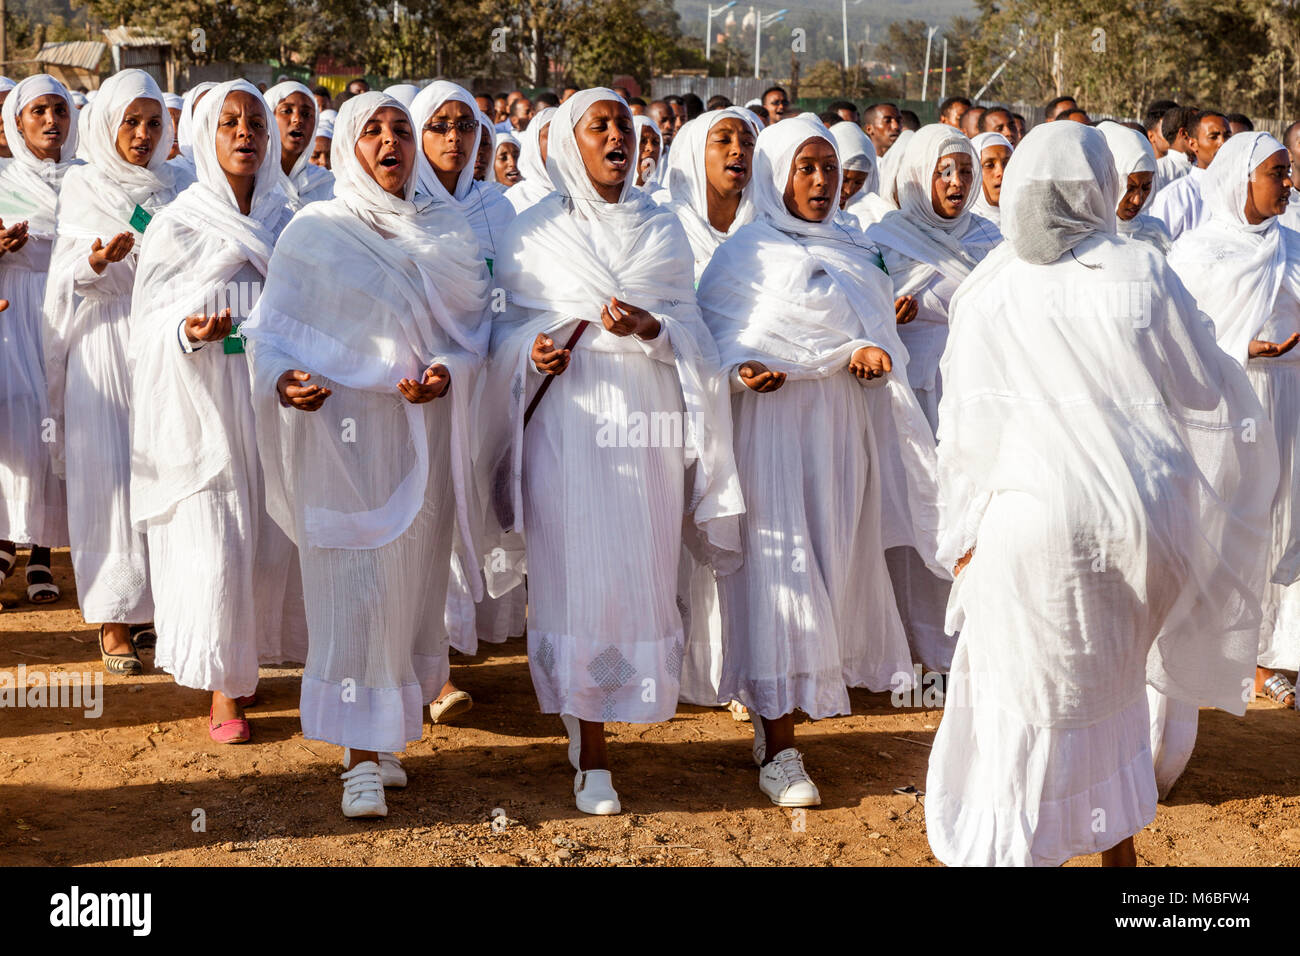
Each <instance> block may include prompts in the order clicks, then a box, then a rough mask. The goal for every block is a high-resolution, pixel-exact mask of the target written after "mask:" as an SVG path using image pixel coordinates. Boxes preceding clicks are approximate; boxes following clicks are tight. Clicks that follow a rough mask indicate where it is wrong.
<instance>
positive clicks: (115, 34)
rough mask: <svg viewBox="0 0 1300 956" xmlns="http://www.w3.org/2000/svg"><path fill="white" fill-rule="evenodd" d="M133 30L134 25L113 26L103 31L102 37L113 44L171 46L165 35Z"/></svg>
mask: <svg viewBox="0 0 1300 956" xmlns="http://www.w3.org/2000/svg"><path fill="white" fill-rule="evenodd" d="M134 30H135V28H134V27H126V26H119V27H113V28H112V29H109V30H105V31H104V37H105V39H107V40H108V42H109V43H111V44H113V46H171V41H170V40H168V39H167V38H166V37H151V36H143V35H141V34H138V33H135V32H134Z"/></svg>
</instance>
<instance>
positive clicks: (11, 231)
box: [0, 222, 27, 252]
mask: <svg viewBox="0 0 1300 956" xmlns="http://www.w3.org/2000/svg"><path fill="white" fill-rule="evenodd" d="M0 228H4V223H3V222H0ZM26 244H27V223H26V222H20V223H18V224H16V225H13V226H9V227H8V228H4V232H3V233H0V249H3V250H4V251H5V252H17V251H18V250H19V249H21V248H22V247H23V246H25V245H26Z"/></svg>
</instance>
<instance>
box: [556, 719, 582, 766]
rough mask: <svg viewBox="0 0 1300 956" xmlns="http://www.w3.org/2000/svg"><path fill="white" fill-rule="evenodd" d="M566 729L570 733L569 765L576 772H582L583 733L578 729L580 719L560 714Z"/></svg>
mask: <svg viewBox="0 0 1300 956" xmlns="http://www.w3.org/2000/svg"><path fill="white" fill-rule="evenodd" d="M560 720H562V721H564V729H565V730H567V731H568V732H569V763H571V764H573V769H574V770H581V769H582V768H581V767H579V766H578V760H579V759H580V758H581V757H582V731H581V730H580V729H579V727H578V718H577V717H574V716H573V715H572V714H560Z"/></svg>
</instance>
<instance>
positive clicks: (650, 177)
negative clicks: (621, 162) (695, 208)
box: [632, 115, 671, 203]
mask: <svg viewBox="0 0 1300 956" xmlns="http://www.w3.org/2000/svg"><path fill="white" fill-rule="evenodd" d="M632 120H633V122H635V123H636V147H635V149H634V150H633V153H634V155H635V156H636V157H637V160H636V187H637V189H640V190H641V191H642V192H644V193H646V194H647V195H649V196H650V198H651V199H653V200H654V201H655V202H657V203H666V202H669V201H670V199H671V197H670V196H669V193H668V189H667V187H665V186H664V184H663V175H662V170H663V159H664V158H665V157H664V155H663V146H664V137H663V133H661V132H659V124H658V123H656V122H655V121H654V119H653V118H652V117H649V116H644V115H643V116H634V117H632Z"/></svg>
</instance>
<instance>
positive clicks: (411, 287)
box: [241, 92, 489, 596]
mask: <svg viewBox="0 0 1300 956" xmlns="http://www.w3.org/2000/svg"><path fill="white" fill-rule="evenodd" d="M386 106H387V107H396V108H398V109H402V110H403V112H405V111H406V109H405V107H404V106H402V105H401V103H400V101H398V100H397V99H395V98H394V97H391V96H388V95H387V94H385V93H378V92H370V93H364V94H362V95H361V96H356V97H353V98H352V99H350V100H348V101H347V102H346V103H345V104H344V105H343V108H342V109H341V110H340V111H339V117H338V126H337V135H336V136H335V137H334V143H333V146H332V149H331V161H332V163H333V165H334V170H335V172H336V179H335V198H334V199H333V200H332V201H327V202H321V203H312V204H311V205H309V206H308V207H307V208H306V209H304V210H302V211H301V212H300V213H299V214H298V215H296V216H295V217H294V219H293V221H292V222H291V223H290V224H289V225H288V227H287V228H286V229H285V230H284V233H283V234H282V235H281V237H280V240H279V242H277V243H276V247H275V253H274V255H273V256H272V257H271V263H270V269H269V271H268V272H267V283H266V288H265V290H264V291H263V293H262V296H261V298H260V299H259V300H258V302H257V305H256V306H255V308H254V310H253V315H252V316H251V317H250V318H249V320H248V321H247V322H245V323H244V324H243V326H241V330H242V331H243V332H244V334H245V336H246V337H247V338H248V340H249V342H250V343H251V354H252V359H253V369H254V391H253V401H254V409H255V411H256V414H257V434H258V445H259V448H260V450H261V455H262V465H263V470H264V473H265V476H266V490H267V509H268V511H269V513H270V514H271V516H272V517H273V518H275V520H276V522H277V523H278V524H279V525H280V526H281V527H282V528H283V529H284V530H285V532H286V533H287V534H289V535H290V537H294V538H296V537H297V530H296V528H295V522H294V518H293V515H294V509H293V504H292V502H293V499H294V498H295V497H298V498H304V497H305V498H306V504H305V512H306V520H305V528H304V532H305V534H306V540H305V541H298V542H297V543H298V544H299V545H300V546H302V545H311V546H314V547H320V548H347V549H368V548H377V547H381V546H383V545H385V544H388V543H389V542H391V541H393V540H394V539H395V538H397V537H398V536H399V535H401V534H402V533H403V532H404V531H405V530H406V529H407V528H409V527H410V525H411V522H412V521H414V520H415V517H416V515H417V514H419V512H420V509H421V508H422V507H423V506H424V501H425V493H426V488H427V485H428V478H429V447H428V429H427V424H426V411H427V409H426V407H425V406H423V405H413V404H411V403H410V402H407V401H406V400H405V399H404V398H403V397H402V396H401V394H400V393H399V392H398V391H397V383H398V381H399V380H401V379H403V378H412V379H415V380H416V381H419V380H420V379H421V378H422V377H423V375H424V372H425V370H426V369H427V368H428V367H429V366H430V365H433V364H436V363H439V362H441V363H443V364H445V365H446V366H447V367H448V369H449V371H450V372H451V379H452V387H451V391H450V392H449V393H448V394H447V395H446V396H444V397H442V398H439V399H436V400H435V401H440V402H451V403H452V426H451V435H450V441H451V449H452V453H451V463H452V484H453V488H454V490H455V495H456V506H457V507H456V518H457V529H458V531H459V532H460V537H461V541H462V544H463V545H464V548H465V551H464V552H463V553H464V554H465V555H467V556H468V557H469V559H470V560H469V563H468V565H467V566H469V567H476V566H477V564H478V562H477V559H476V558H475V557H474V554H475V552H474V541H475V533H474V524H473V522H472V521H471V515H473V514H474V512H475V511H476V506H475V505H474V497H475V496H474V487H473V481H472V470H471V466H470V458H469V440H470V435H469V434H468V427H467V426H468V404H469V397H470V394H471V393H472V391H473V375H474V370H475V369H476V367H477V366H478V364H479V362H480V361H481V360H482V358H483V357H484V355H485V354H486V351H487V343H488V335H489V324H488V319H487V312H486V305H487V297H488V274H487V269H486V267H485V266H484V264H483V262H482V260H481V259H480V258H479V257H478V244H477V243H476V242H475V241H474V236H473V233H472V232H471V230H470V229H469V226H468V224H467V223H466V222H465V220H464V217H463V216H461V215H460V213H459V212H458V211H457V209H456V208H455V207H454V206H453V205H452V204H450V203H448V202H443V201H434V202H428V201H426V202H425V203H424V204H423V205H417V203H416V202H413V201H412V200H414V199H415V198H416V188H417V182H421V181H423V180H424V175H423V174H426V173H428V172H429V170H428V163H427V161H426V160H425V159H424V155H423V152H417V154H416V169H415V170H414V171H413V172H412V174H411V178H410V180H409V181H408V182H407V188H406V195H405V197H404V198H402V199H398V198H397V197H395V196H392V195H391V194H389V193H387V192H385V191H384V190H383V189H382V188H380V186H379V184H378V183H376V182H375V181H374V179H373V178H371V176H370V175H369V173H368V172H367V171H366V170H365V169H364V168H363V167H362V165H361V162H360V161H359V160H358V159H357V157H356V153H355V145H356V142H357V140H358V139H359V137H360V135H361V130H362V128H363V127H364V126H365V124H366V122H367V121H368V120H369V119H370V117H371V116H373V115H374V113H375V112H376V111H377V110H379V109H381V108H382V107H386ZM412 125H413V127H414V128H418V125H417V124H414V123H413V124H412ZM471 172H472V170H471ZM342 262H346V263H347V268H346V269H338V268H336V266H337V264H338V263H342ZM323 276H328V279H329V281H322V277H323ZM290 368H298V369H303V370H305V371H308V372H310V373H312V374H313V375H317V374H319V375H322V376H324V377H325V378H328V379H330V380H331V381H334V382H338V383H339V384H341V385H343V386H346V387H347V388H351V389H357V390H361V391H368V392H378V393H380V394H382V395H387V396H389V397H391V398H392V401H393V403H394V405H396V406H399V407H400V408H401V409H402V410H403V412H404V413H405V417H406V420H407V424H408V425H409V428H410V441H411V445H412V447H413V448H414V452H415V453H414V456H413V462H412V465H411V468H410V469H409V470H408V471H407V472H406V473H405V474H404V475H394V476H393V480H392V485H391V487H373V486H371V485H369V484H367V482H366V481H364V480H360V479H359V477H358V475H357V474H350V472H349V469H350V468H352V469H353V472H355V471H356V469H355V463H354V462H351V461H350V460H349V457H348V456H347V455H344V454H339V453H338V451H337V449H338V442H337V423H336V422H334V421H333V420H331V419H328V412H326V413H325V415H324V416H322V415H321V414H320V413H319V412H318V413H312V414H307V413H303V412H300V411H298V410H296V409H282V408H281V407H280V405H279V395H278V393H277V391H276V382H277V380H278V379H279V377H280V375H281V374H282V373H283V372H285V371H286V370H288V369H290ZM326 404H327V407H328V400H327V403H326ZM304 429H306V430H309V433H310V434H311V435H313V436H314V437H315V438H316V439H319V440H308V441H307V442H306V443H305V445H304V444H303V443H300V442H298V441H295V440H294V435H295V434H298V433H301V432H302V430H304ZM322 429H323V431H322ZM326 436H328V437H326ZM303 447H305V448H306V449H307V454H309V455H317V456H319V458H318V460H316V461H310V460H309V461H302V460H299V459H297V458H295V449H300V448H303ZM366 473H369V470H367V471H366ZM313 476H325V477H324V478H322V479H320V480H324V481H327V482H328V483H329V488H328V490H324V489H322V488H321V487H320V485H319V484H318V483H316V487H315V488H313V487H312V486H313V484H314V482H313V481H312V480H311V478H312V477H313ZM295 490H296V495H295V493H294V491H295ZM322 499H328V501H329V502H330V505H328V506H326V505H323V504H321V503H320V500H322ZM340 499H344V501H345V504H346V507H341V506H340ZM474 584H475V585H477V580H475V581H474ZM475 591H476V596H478V592H477V588H475Z"/></svg>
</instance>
